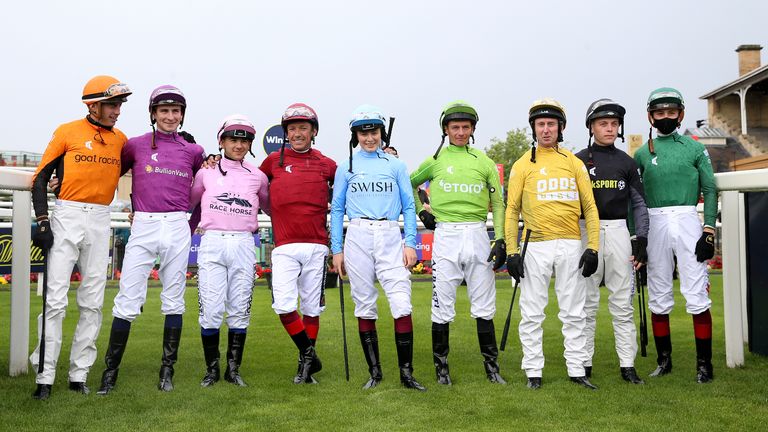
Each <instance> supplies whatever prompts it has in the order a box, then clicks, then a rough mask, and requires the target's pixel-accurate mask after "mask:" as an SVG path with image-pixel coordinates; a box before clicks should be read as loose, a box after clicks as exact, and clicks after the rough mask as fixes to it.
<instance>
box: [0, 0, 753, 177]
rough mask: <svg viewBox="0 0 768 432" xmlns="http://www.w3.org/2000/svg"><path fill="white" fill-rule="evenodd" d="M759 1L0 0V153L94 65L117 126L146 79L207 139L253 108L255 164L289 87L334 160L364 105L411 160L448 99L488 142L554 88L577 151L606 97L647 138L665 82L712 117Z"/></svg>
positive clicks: (64, 112) (77, 93)
mask: <svg viewBox="0 0 768 432" xmlns="http://www.w3.org/2000/svg"><path fill="white" fill-rule="evenodd" d="M766 16H768V2H765V1H756V0H749V1H744V0H732V1H728V2H723V1H713V0H699V1H693V0H680V1H669V0H666V1H657V0H648V1H642V2H624V1H598V0H583V1H561V0H551V1H545V2H518V1H511V0H507V1H482V0H479V1H474V2H466V1H454V0H442V1H433V0H424V1H414V0H410V1H403V0H390V1H388V2H361V1H341V0H338V1H337V0H326V1H304V0H295V1H290V2H282V1H272V2H264V1H226V0H220V1H216V2H192V1H180V0H166V1H146V0H133V1H130V2H129V1H111V0H101V1H84V0H83V1H81V0H68V1H66V2H61V1H53V0H42V1H36V2H21V1H14V2H6V3H4V5H3V6H2V14H1V16H0V47H2V49H1V50H0V59H2V66H0V76H1V77H2V79H1V80H0V98H1V99H0V100H2V102H3V103H0V119H2V120H0V151H7V150H24V151H31V152H43V151H44V149H45V147H46V145H47V143H48V141H49V139H50V136H51V134H52V132H53V131H54V129H55V128H56V127H57V126H58V125H59V124H62V123H66V122H68V121H72V120H75V119H76V118H79V117H82V116H84V115H85V113H86V108H85V106H84V105H83V104H82V102H81V101H80V97H81V96H82V89H83V86H84V85H85V82H86V81H87V80H88V79H90V78H91V77H92V76H94V75H101V74H107V75H112V76H115V77H117V78H118V79H119V80H121V81H122V82H125V83H126V84H128V85H129V86H130V88H131V89H132V90H133V95H132V96H131V97H130V98H129V101H128V102H127V103H126V104H124V105H123V108H122V114H121V116H120V119H119V121H118V124H117V127H118V128H120V129H121V130H123V132H125V133H126V134H127V135H128V136H129V137H130V136H136V135H140V134H143V133H146V132H148V131H149V130H150V128H149V113H148V106H147V103H148V98H149V94H150V92H151V91H152V89H153V88H155V87H157V86H159V85H162V84H173V85H176V86H178V87H179V88H180V89H181V90H182V91H183V92H184V93H185V94H186V97H187V102H188V108H187V115H186V119H185V124H184V128H185V129H186V130H187V131H189V132H190V133H192V134H193V135H194V136H195V137H196V139H197V142H198V143H199V144H201V145H203V147H205V149H206V150H207V151H208V152H216V151H217V150H218V146H217V142H216V132H217V131H218V129H219V126H220V124H221V122H222V120H223V119H224V118H225V117H226V116H228V115H230V114H234V113H241V114H245V115H247V116H248V117H250V119H251V120H252V121H253V123H254V124H255V125H256V128H257V140H256V142H254V153H255V154H256V161H255V162H256V163H260V162H261V160H262V159H263V158H264V157H265V155H266V154H265V152H264V150H263V147H262V143H261V137H262V135H263V133H264V132H265V131H266V129H268V128H269V127H270V126H272V125H275V124H278V123H279V121H280V116H281V115H282V112H283V110H284V109H285V108H286V107H287V106H288V105H289V104H291V103H294V102H305V103H307V104H309V105H311V106H312V107H314V108H315V109H316V111H317V112H318V115H319V118H320V131H319V135H318V137H317V144H316V148H318V149H319V150H320V151H322V152H323V153H324V154H326V155H328V156H330V157H331V158H333V159H335V160H337V161H341V160H343V159H344V158H346V157H347V155H348V153H347V151H348V150H347V149H348V141H349V128H348V124H349V117H350V114H351V113H352V112H353V110H354V108H355V107H356V106H358V105H360V104H363V103H367V104H374V105H377V106H379V107H381V108H382V110H383V112H384V113H385V115H386V116H394V117H396V119H397V120H396V123H395V127H394V133H393V139H392V145H393V146H395V147H397V148H398V150H399V152H400V156H401V159H402V160H403V161H405V163H406V164H407V165H408V168H409V169H410V170H414V169H416V168H417V167H418V165H419V164H420V163H421V162H422V161H423V160H424V159H426V158H427V157H429V156H430V155H431V154H432V153H434V151H435V149H436V147H437V145H438V144H439V142H440V134H441V131H440V127H439V117H440V113H441V111H442V107H443V106H444V105H445V104H446V103H448V102H450V101H452V100H455V99H464V100H467V101H469V102H470V103H472V104H473V105H474V106H475V107H476V109H477V110H478V112H479V116H480V121H479V123H478V125H477V131H476V133H475V138H476V144H475V146H476V147H479V148H484V147H486V146H488V145H490V140H491V139H492V138H494V137H498V138H503V137H505V136H506V132H507V131H508V130H511V129H515V128H523V127H527V126H528V121H527V114H528V108H529V107H530V105H531V103H532V102H533V101H534V100H535V99H540V98H543V97H554V98H555V99H557V100H559V101H560V102H561V103H562V104H563V105H564V106H565V108H566V112H567V117H568V124H567V127H566V130H565V133H564V135H565V140H566V145H567V146H568V147H570V148H573V149H577V150H578V149H581V148H583V147H584V146H586V143H587V136H588V132H587V129H586V127H585V125H584V116H585V112H586V109H587V106H588V105H589V104H590V103H591V102H592V101H594V100H596V99H599V98H604V97H608V98H612V99H614V100H616V101H618V102H619V103H622V104H623V105H624V106H625V107H626V108H627V117H626V132H627V134H643V135H644V136H647V134H648V121H647V118H646V112H645V104H646V100H647V97H648V93H649V92H650V91H651V90H653V89H654V88H657V87H661V86H673V87H676V88H678V89H679V90H680V91H681V92H682V93H683V95H684V97H685V99H686V108H687V110H686V117H685V121H684V123H683V128H686V127H693V126H694V125H695V120H697V119H704V118H706V112H707V107H706V102H705V101H703V100H700V99H699V97H700V96H701V95H703V94H705V93H707V92H708V91H710V90H713V89H715V88H718V87H720V86H721V85H723V84H725V83H727V82H730V81H732V80H734V79H736V78H738V63H737V54H736V52H734V50H735V48H736V47H737V46H739V45H741V44H760V45H763V46H768V31H766V28H765V17H766ZM764 51H765V50H764ZM762 58H763V64H765V62H766V60H765V59H766V58H768V57H767V55H766V54H765V53H763V55H762ZM249 157H250V156H249Z"/></svg>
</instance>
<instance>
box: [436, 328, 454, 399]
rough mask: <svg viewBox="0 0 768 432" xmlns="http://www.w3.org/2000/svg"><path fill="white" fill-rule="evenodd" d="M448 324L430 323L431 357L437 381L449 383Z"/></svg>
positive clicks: (444, 383)
mask: <svg viewBox="0 0 768 432" xmlns="http://www.w3.org/2000/svg"><path fill="white" fill-rule="evenodd" d="M449 330H450V329H449V324H448V323H445V324H438V323H434V322H433V323H432V359H433V360H434V362H435V374H436V375H437V383H438V384H443V385H451V375H450V373H449V371H448V352H449V351H450V347H449V344H448V341H449Z"/></svg>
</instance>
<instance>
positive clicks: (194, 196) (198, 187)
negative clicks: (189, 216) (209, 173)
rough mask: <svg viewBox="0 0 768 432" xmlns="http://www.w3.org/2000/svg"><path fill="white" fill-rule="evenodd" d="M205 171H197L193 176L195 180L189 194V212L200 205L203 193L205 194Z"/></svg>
mask: <svg viewBox="0 0 768 432" xmlns="http://www.w3.org/2000/svg"><path fill="white" fill-rule="evenodd" d="M204 177H205V170H202V171H198V172H197V174H195V180H194V181H193V182H192V191H191V192H190V193H189V205H190V208H191V210H194V208H195V207H197V206H199V205H200V201H201V200H202V198H203V192H205V185H204V184H205V181H204V180H203V178H204Z"/></svg>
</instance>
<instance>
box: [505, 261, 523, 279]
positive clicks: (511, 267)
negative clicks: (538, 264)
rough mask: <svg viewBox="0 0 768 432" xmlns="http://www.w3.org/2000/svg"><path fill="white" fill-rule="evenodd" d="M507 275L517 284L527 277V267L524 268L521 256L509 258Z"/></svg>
mask: <svg viewBox="0 0 768 432" xmlns="http://www.w3.org/2000/svg"><path fill="white" fill-rule="evenodd" d="M507 273H509V275H510V276H512V279H514V280H515V282H517V283H520V279H522V278H524V277H525V267H524V266H523V258H522V257H520V254H514V255H509V256H507Z"/></svg>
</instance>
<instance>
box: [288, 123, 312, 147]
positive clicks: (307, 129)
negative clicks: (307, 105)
mask: <svg viewBox="0 0 768 432" xmlns="http://www.w3.org/2000/svg"><path fill="white" fill-rule="evenodd" d="M286 131H287V133H286V135H287V137H288V142H289V143H291V148H292V149H294V150H295V151H298V152H303V151H305V150H307V149H309V147H310V146H311V145H312V137H314V136H316V135H317V131H316V130H315V128H314V126H312V123H310V122H304V121H300V122H293V123H289V124H288V126H287V127H286Z"/></svg>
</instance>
